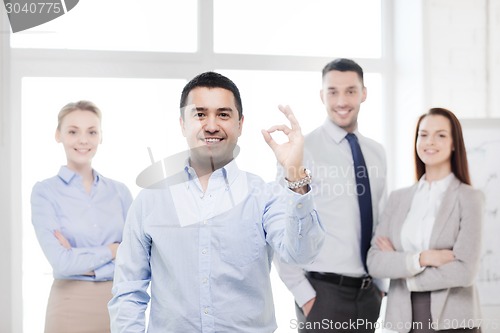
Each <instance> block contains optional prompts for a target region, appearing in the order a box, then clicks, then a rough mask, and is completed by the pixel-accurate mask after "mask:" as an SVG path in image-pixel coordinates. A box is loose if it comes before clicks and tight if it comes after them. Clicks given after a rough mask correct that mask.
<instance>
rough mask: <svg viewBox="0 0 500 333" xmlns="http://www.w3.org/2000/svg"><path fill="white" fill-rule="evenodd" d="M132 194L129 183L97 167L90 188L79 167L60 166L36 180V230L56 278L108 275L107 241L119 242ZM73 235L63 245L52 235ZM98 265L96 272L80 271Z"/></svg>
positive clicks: (111, 270)
mask: <svg viewBox="0 0 500 333" xmlns="http://www.w3.org/2000/svg"><path fill="white" fill-rule="evenodd" d="M131 202H132V196H131V194H130V191H129V190H128V189H127V187H126V186H125V185H124V184H122V183H120V182H117V181H114V180H111V179H109V178H105V177H103V176H101V175H100V174H98V173H97V172H95V171H94V183H93V185H92V188H91V191H90V193H87V192H86V191H85V189H84V187H83V183H82V178H81V176H80V175H78V174H77V173H75V172H73V171H72V170H70V169H68V168H67V167H66V166H63V167H61V169H60V170H59V173H58V175H57V176H55V177H52V178H49V179H46V180H44V181H42V182H38V183H36V184H35V186H34V187H33V191H32V194H31V218H32V222H33V226H34V227H35V232H36V236H37V238H38V241H39V242H40V246H41V248H42V250H43V252H44V253H45V256H46V257H47V259H48V261H49V263H50V264H51V265H52V269H53V275H54V278H55V279H71V280H88V281H108V280H112V279H113V274H114V265H115V264H114V260H112V254H111V251H110V250H109V248H108V246H107V245H108V244H111V243H115V242H121V240H122V232H123V225H124V223H125V218H126V215H127V211H128V208H129V206H130V204H131ZM56 230H59V231H60V232H61V233H62V234H63V236H64V237H65V238H66V239H67V240H68V241H69V243H70V245H71V249H65V248H64V247H63V246H62V245H61V244H60V243H59V241H58V240H57V239H56V237H55V236H54V232H55V231H56ZM91 271H94V273H95V276H84V275H82V274H85V273H88V272H91Z"/></svg>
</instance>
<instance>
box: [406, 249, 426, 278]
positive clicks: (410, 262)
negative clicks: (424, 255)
mask: <svg viewBox="0 0 500 333" xmlns="http://www.w3.org/2000/svg"><path fill="white" fill-rule="evenodd" d="M406 269H407V270H408V272H410V274H411V275H413V276H415V275H417V274H420V273H421V272H422V271H423V270H424V269H425V267H422V266H420V252H417V253H410V254H408V255H407V256H406Z"/></svg>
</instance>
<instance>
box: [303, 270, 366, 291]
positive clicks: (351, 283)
mask: <svg viewBox="0 0 500 333" xmlns="http://www.w3.org/2000/svg"><path fill="white" fill-rule="evenodd" d="M306 275H307V276H308V277H310V278H312V279H316V280H321V281H325V282H329V283H333V284H337V285H339V286H346V287H351V288H359V289H367V288H368V287H370V286H371V284H372V281H373V279H372V277H371V276H369V275H368V276H365V277H360V278H355V277H351V276H345V275H339V274H335V273H319V272H307V274H306Z"/></svg>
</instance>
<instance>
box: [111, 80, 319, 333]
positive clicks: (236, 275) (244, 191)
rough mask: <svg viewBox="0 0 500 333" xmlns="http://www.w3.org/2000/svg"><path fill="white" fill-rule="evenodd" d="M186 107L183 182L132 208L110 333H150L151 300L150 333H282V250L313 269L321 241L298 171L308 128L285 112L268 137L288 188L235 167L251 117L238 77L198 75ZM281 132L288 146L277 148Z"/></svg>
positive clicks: (304, 176) (152, 192) (304, 175)
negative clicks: (275, 290)
mask: <svg viewBox="0 0 500 333" xmlns="http://www.w3.org/2000/svg"><path fill="white" fill-rule="evenodd" d="M180 106H181V117H180V124H181V129H182V133H183V135H184V136H185V137H186V140H187V142H188V145H189V148H190V154H189V158H188V159H187V160H186V163H185V164H184V165H183V166H182V167H181V168H180V170H179V171H181V173H180V177H176V178H175V181H172V179H170V180H169V179H167V180H165V182H164V183H162V184H160V185H158V184H156V186H155V188H154V189H146V190H144V191H142V192H141V194H140V195H139V196H138V198H137V199H136V200H135V201H134V203H133V204H132V207H131V209H130V211H129V215H128V218H127V222H126V226H125V230H124V235H123V242H122V243H121V245H120V248H119V251H118V254H117V259H116V273H115V280H114V288H113V295H114V296H113V299H112V300H111V302H110V303H109V311H110V315H111V330H112V332H114V333H118V332H127V333H130V332H145V326H146V324H145V311H146V308H147V306H148V303H150V306H151V309H150V317H149V325H148V332H151V333H156V332H189V333H191V332H205V333H208V332H218V333H221V332H231V333H234V332H249V333H250V332H252V333H253V332H255V333H270V332H273V331H274V330H275V329H276V320H275V317H274V305H273V298H272V291H271V282H270V278H269V273H270V270H271V261H272V258H273V254H274V253H277V254H278V255H279V256H280V257H281V258H282V260H284V261H286V262H290V263H302V264H306V263H310V262H312V261H313V259H314V257H315V256H316V254H317V252H318V251H319V249H320V247H321V245H322V242H323V238H324V234H323V230H322V228H321V226H320V224H319V221H318V217H317V213H316V210H315V208H314V204H313V201H312V198H311V195H310V194H309V193H308V192H309V190H310V187H309V183H310V182H311V175H310V173H309V172H308V171H307V170H306V169H304V168H303V167H302V164H301V163H302V159H303V149H304V148H303V147H304V138H303V136H302V133H301V131H300V127H299V124H298V123H297V120H296V119H295V117H294V115H293V113H292V111H291V110H290V108H289V107H282V106H280V110H281V111H282V112H283V114H284V115H285V116H286V117H287V118H288V120H289V122H290V124H291V127H288V126H285V125H280V126H274V127H272V128H270V129H269V130H267V131H262V134H263V137H264V139H265V140H266V142H267V143H268V144H269V146H270V147H271V149H272V150H273V151H274V153H275V155H276V158H277V160H278V161H279V162H280V164H281V165H282V166H283V168H284V170H285V172H286V178H287V182H286V183H287V185H288V187H289V188H288V189H287V188H285V187H282V186H281V185H279V184H278V183H272V184H266V183H264V181H263V180H262V179H261V178H259V177H258V176H256V175H253V174H250V173H247V172H244V171H242V170H240V169H239V168H238V166H237V165H236V162H235V161H234V155H235V151H237V141H238V137H239V136H240V135H241V130H242V126H243V121H244V117H243V114H242V106H241V98H240V95H239V91H238V88H237V87H236V85H234V83H233V82H232V81H231V80H229V79H228V78H226V77H224V76H222V75H220V74H217V73H213V72H207V73H203V74H200V75H198V76H197V77H195V78H194V79H193V80H191V81H190V82H189V83H188V84H187V85H186V86H185V87H184V90H183V92H182V95H181V103H180ZM275 131H281V132H283V133H284V134H285V135H287V136H288V142H286V143H284V144H277V143H276V142H275V141H274V140H273V139H272V138H271V133H273V132H275ZM178 175H179V174H178ZM179 179H180V180H179ZM149 286H150V287H151V296H150V295H149V293H148V292H147V289H148V287H149Z"/></svg>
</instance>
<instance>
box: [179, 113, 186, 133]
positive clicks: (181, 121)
mask: <svg viewBox="0 0 500 333" xmlns="http://www.w3.org/2000/svg"><path fill="white" fill-rule="evenodd" d="M179 125H180V126H181V131H182V135H183V136H184V137H186V134H185V127H184V118H183V117H182V116H180V117H179Z"/></svg>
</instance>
